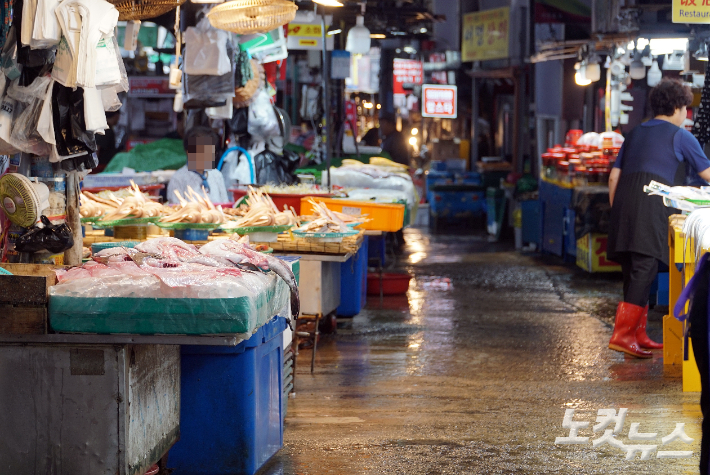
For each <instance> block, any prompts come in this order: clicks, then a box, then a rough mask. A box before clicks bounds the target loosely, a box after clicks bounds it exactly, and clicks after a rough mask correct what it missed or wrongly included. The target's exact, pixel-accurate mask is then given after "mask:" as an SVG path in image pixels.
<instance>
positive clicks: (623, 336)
mask: <svg viewBox="0 0 710 475" xmlns="http://www.w3.org/2000/svg"><path fill="white" fill-rule="evenodd" d="M643 313H644V309H643V307H639V306H638V305H634V304H630V303H627V302H621V303H620V304H619V306H618V307H617V309H616V319H615V320H614V333H613V334H612V335H611V339H610V340H609V348H611V349H612V350H616V351H623V352H624V353H626V354H628V355H631V356H635V357H636V358H651V357H652V356H653V354H652V353H651V352H650V351H645V350H642V349H641V346H640V345H639V342H638V340H637V339H636V330H637V329H638V326H639V322H640V321H641V317H642V316H643Z"/></svg>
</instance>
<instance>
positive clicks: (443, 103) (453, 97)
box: [422, 84, 458, 119]
mask: <svg viewBox="0 0 710 475" xmlns="http://www.w3.org/2000/svg"><path fill="white" fill-rule="evenodd" d="M457 102H458V94H457V90H456V86H440V85H435V84H425V85H424V86H422V117H440V118H442V119H455V118H456V113H457V110H456V106H457Z"/></svg>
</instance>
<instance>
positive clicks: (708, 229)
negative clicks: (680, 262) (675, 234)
mask: <svg viewBox="0 0 710 475" xmlns="http://www.w3.org/2000/svg"><path fill="white" fill-rule="evenodd" d="M683 233H684V234H685V242H684V243H683V249H684V250H685V249H686V248H687V246H688V239H693V242H694V243H695V249H694V251H695V260H696V261H697V260H698V258H699V257H700V255H701V253H702V252H703V249H710V208H700V209H696V210H695V211H693V212H692V213H690V215H688V217H687V218H686V220H685V224H683Z"/></svg>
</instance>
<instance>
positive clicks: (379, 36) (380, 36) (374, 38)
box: [370, 33, 387, 40]
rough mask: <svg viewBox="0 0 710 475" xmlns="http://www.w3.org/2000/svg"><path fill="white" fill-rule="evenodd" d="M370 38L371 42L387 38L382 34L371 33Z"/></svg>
mask: <svg viewBox="0 0 710 475" xmlns="http://www.w3.org/2000/svg"><path fill="white" fill-rule="evenodd" d="M370 38H372V39H373V40H384V39H385V38H387V35H385V34H384V33H372V34H371V35H370Z"/></svg>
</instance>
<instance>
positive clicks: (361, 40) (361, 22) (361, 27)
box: [345, 15, 370, 54]
mask: <svg viewBox="0 0 710 475" xmlns="http://www.w3.org/2000/svg"><path fill="white" fill-rule="evenodd" d="M345 50H346V51H350V52H351V53H353V54H366V53H367V52H369V51H370V30H368V29H367V28H366V27H365V17H364V16H362V15H358V16H357V20H356V24H355V26H353V27H352V28H350V31H348V41H347V42H346V44H345Z"/></svg>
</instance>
